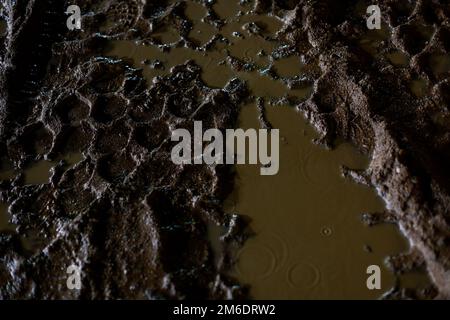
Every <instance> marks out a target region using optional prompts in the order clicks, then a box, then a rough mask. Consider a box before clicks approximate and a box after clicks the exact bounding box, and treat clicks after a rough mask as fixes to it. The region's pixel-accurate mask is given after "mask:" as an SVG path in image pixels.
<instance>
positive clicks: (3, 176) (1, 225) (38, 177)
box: [0, 152, 83, 231]
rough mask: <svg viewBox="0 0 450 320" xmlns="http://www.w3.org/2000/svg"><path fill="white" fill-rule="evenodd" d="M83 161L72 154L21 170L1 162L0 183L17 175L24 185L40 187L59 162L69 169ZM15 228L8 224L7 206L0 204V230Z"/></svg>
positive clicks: (80, 155) (42, 161)
mask: <svg viewBox="0 0 450 320" xmlns="http://www.w3.org/2000/svg"><path fill="white" fill-rule="evenodd" d="M82 160H83V155H82V154H81V153H77V152H72V153H68V154H66V155H61V156H59V157H56V159H55V160H53V161H49V160H41V161H37V162H32V163H30V164H29V165H27V166H26V167H25V168H24V169H23V170H15V169H14V166H13V165H12V164H11V163H7V162H5V161H2V162H1V163H0V182H1V181H5V180H12V179H15V178H16V177H17V176H18V175H19V174H23V183H24V184H25V185H29V186H32V185H40V184H46V183H48V182H49V179H50V177H51V173H52V169H53V168H54V167H55V166H56V165H58V163H59V162H60V161H64V168H65V169H66V170H67V169H70V168H71V167H73V166H75V165H76V164H77V163H79V162H80V161H82ZM14 229H15V226H14V225H13V224H11V223H10V217H9V215H8V205H7V204H5V203H2V202H0V230H10V231H13V230H14Z"/></svg>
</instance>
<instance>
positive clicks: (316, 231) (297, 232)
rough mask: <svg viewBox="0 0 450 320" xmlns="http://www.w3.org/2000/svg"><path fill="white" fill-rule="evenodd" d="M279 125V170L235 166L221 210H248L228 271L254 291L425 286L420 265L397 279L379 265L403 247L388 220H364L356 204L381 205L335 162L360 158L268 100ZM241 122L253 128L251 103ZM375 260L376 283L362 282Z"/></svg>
mask: <svg viewBox="0 0 450 320" xmlns="http://www.w3.org/2000/svg"><path fill="white" fill-rule="evenodd" d="M267 118H268V121H269V122H270V123H271V124H272V125H273V127H274V128H279V129H280V137H281V141H280V159H281V160H280V171H279V173H278V175H275V176H271V177H261V176H260V175H259V171H258V170H259V169H258V168H257V167H255V166H250V165H243V166H237V168H236V170H237V176H238V178H237V180H236V188H235V191H234V193H233V194H232V195H231V196H230V197H229V199H228V201H227V203H226V205H225V207H226V211H227V212H228V213H239V214H243V215H246V216H248V217H250V218H251V220H252V223H251V227H252V230H253V231H254V232H255V233H256V235H255V236H254V237H252V238H250V239H249V240H248V241H247V242H246V244H245V245H244V247H243V248H242V249H241V250H240V251H239V252H238V253H237V260H238V262H237V266H236V270H235V273H234V274H235V275H236V276H237V277H238V278H239V279H240V280H241V281H242V282H243V283H247V284H250V285H251V296H252V297H253V298H257V299H376V298H379V297H380V296H381V295H382V294H383V293H385V292H386V291H388V290H389V289H391V288H392V287H393V286H395V285H396V284H400V285H401V286H402V287H405V288H408V287H411V288H416V287H426V286H427V285H428V284H429V280H428V279H427V277H426V276H425V275H424V274H423V273H417V274H407V275H405V276H402V277H401V278H400V279H398V278H396V276H394V274H393V273H392V272H391V271H390V270H388V269H387V268H386V267H385V265H384V260H385V259H386V257H387V256H390V255H395V254H399V253H402V252H405V251H407V250H408V243H407V242H406V240H405V239H404V238H403V237H402V236H401V235H400V233H399V231H398V229H397V227H396V226H395V225H390V224H383V225H377V226H373V227H367V226H365V225H363V224H362V222H361V214H362V213H363V212H372V213H374V212H381V211H383V210H384V203H383V202H382V200H381V199H380V198H379V197H378V196H377V195H376V194H375V192H374V190H372V189H370V188H367V187H364V186H361V185H357V184H355V183H353V182H351V181H348V180H346V179H344V178H343V177H342V175H341V166H347V167H350V168H352V169H364V168H366V166H367V164H368V159H367V158H366V157H364V156H363V155H361V154H360V153H359V152H358V151H357V150H356V149H355V148H354V147H352V146H351V145H349V144H347V143H342V144H340V145H339V146H338V147H337V148H336V149H335V150H333V151H327V150H324V149H323V148H321V147H319V146H317V145H314V144H313V143H312V142H311V141H312V139H314V138H315V137H316V133H315V131H314V130H313V129H312V128H311V127H310V126H309V125H308V124H307V123H306V121H305V120H304V118H303V117H302V116H301V114H299V113H298V112H297V111H296V110H295V109H294V108H291V107H269V108H268V109H267ZM240 127H242V128H246V129H248V128H260V124H259V122H258V112H257V108H256V106H255V105H248V106H245V107H244V109H243V111H242V114H241V119H240ZM370 265H378V266H380V267H381V275H382V280H381V285H382V288H381V290H373V291H371V290H368V289H367V286H366V280H367V277H368V275H367V274H366V269H367V267H368V266H370Z"/></svg>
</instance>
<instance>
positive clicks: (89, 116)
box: [0, 0, 450, 299]
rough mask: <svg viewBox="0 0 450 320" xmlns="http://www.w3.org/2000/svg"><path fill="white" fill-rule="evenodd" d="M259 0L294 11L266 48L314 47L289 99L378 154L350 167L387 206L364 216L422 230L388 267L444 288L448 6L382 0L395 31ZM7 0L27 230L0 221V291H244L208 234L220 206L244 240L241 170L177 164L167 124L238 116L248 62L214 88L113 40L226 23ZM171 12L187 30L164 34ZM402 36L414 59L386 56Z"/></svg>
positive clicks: (10, 188)
mask: <svg viewBox="0 0 450 320" xmlns="http://www.w3.org/2000/svg"><path fill="white" fill-rule="evenodd" d="M77 2H78V3H77ZM243 2H246V1H243ZM363 2H364V1H363ZM195 3H196V4H197V5H200V6H201V7H202V8H203V9H204V10H205V12H206V14H205V18H204V19H203V22H204V23H206V24H208V25H210V26H211V27H214V28H217V29H220V28H222V27H223V26H224V25H226V23H227V21H226V18H225V17H222V16H219V15H218V14H217V13H215V11H214V4H215V2H214V1H196V2H195ZM246 3H247V2H246ZM248 3H250V4H251V5H252V11H253V12H254V13H256V14H260V15H270V16H273V17H277V19H278V20H279V21H281V22H282V27H281V29H280V30H279V31H278V33H277V35H276V40H277V41H278V42H279V43H281V44H282V45H279V46H278V48H277V49H275V50H274V52H273V53H272V57H280V58H281V57H289V56H290V55H292V54H296V55H298V56H300V57H301V58H302V61H304V62H305V63H306V64H308V63H309V64H313V63H314V62H318V68H317V69H314V70H312V71H311V72H309V73H308V76H307V77H305V78H301V79H300V78H296V79H290V81H287V85H288V86H289V88H292V89H295V88H297V87H303V86H304V85H305V83H313V84H314V90H313V92H312V94H311V96H310V97H309V98H308V99H307V100H306V101H303V102H301V101H297V100H294V101H291V104H295V105H296V107H297V108H298V109H299V110H300V111H301V112H303V113H304V114H305V115H306V117H307V118H308V119H309V120H310V122H311V123H312V124H313V125H314V126H315V127H316V129H317V130H318V131H319V133H320V134H321V139H319V140H318V141H317V142H318V143H321V144H323V145H325V146H328V147H333V142H334V141H335V139H336V138H337V137H343V138H344V139H346V140H348V141H351V142H353V143H354V144H355V145H357V146H358V147H359V148H360V150H361V151H363V152H365V153H367V154H370V155H371V163H370V166H369V169H368V170H366V171H363V172H360V171H354V170H351V169H346V170H344V174H346V175H347V176H349V177H352V178H354V179H356V180H357V181H359V182H362V183H365V184H368V185H370V186H373V187H374V188H375V189H376V190H377V191H378V192H379V194H380V195H381V196H382V197H383V199H384V200H385V201H386V203H387V205H388V208H387V211H386V212H383V213H373V214H368V215H366V216H365V220H366V221H367V222H368V223H369V224H370V223H376V222H383V221H386V222H390V223H392V222H394V223H397V224H398V225H399V226H400V228H401V230H402V231H403V233H404V234H405V235H406V237H407V238H408V239H409V240H410V243H411V245H412V248H411V252H410V253H405V254H403V255H401V256H399V257H391V258H390V265H391V266H392V268H393V269H395V271H396V272H399V273H401V272H405V271H407V270H408V269H411V268H418V267H426V269H427V271H428V273H429V275H430V277H431V279H432V281H433V283H434V286H435V289H436V290H435V292H432V293H431V294H430V295H431V296H432V297H436V298H450V287H449V285H450V233H449V230H450V229H449V227H450V226H449V224H450V218H449V217H450V211H449V210H450V208H449V204H450V184H449V181H450V171H449V170H450V169H449V168H448V163H450V152H449V150H450V127H449V121H448V120H449V119H450V113H449V107H450V100H449V95H448V89H449V87H450V86H449V77H450V73H449V71H450V70H447V68H446V66H445V65H446V64H445V57H448V55H449V50H450V43H449V40H448V39H449V37H448V35H449V34H450V29H449V18H450V8H449V7H448V5H447V4H445V2H444V1H442V2H439V1H418V2H417V4H415V5H410V6H408V5H407V6H399V5H398V4H396V3H395V2H392V1H379V4H380V6H381V8H382V11H383V12H384V13H385V14H384V15H383V19H384V21H383V26H384V30H385V34H381V35H377V36H374V35H373V33H372V31H368V30H367V29H366V27H365V20H364V18H363V17H362V16H361V15H360V14H357V13H355V7H356V1H344V2H337V1H331V0H324V1H321V2H311V1H302V0H298V1H276V0H272V1H270V0H265V1H264V0H257V1H254V2H248ZM248 3H247V4H248ZM2 4H3V5H2V7H1V18H2V20H4V21H5V22H6V24H7V26H8V27H7V28H6V32H4V33H3V34H2V35H1V36H0V37H2V40H3V41H2V45H1V47H0V53H1V61H0V68H1V74H0V90H1V92H2V94H1V95H0V124H1V125H0V157H1V161H0V163H1V164H2V167H1V168H0V169H2V171H3V169H4V168H3V167H4V165H3V164H4V163H9V164H10V165H11V166H12V167H13V168H14V174H11V175H10V176H9V177H7V178H6V179H2V180H1V182H0V202H2V203H5V204H7V207H8V214H9V215H10V222H11V223H13V224H14V225H15V226H16V228H15V229H16V230H15V231H14V232H13V231H4V232H1V233H0V297H1V298H3V299H14V298H21V299H25V298H34V299H41V298H75V299H77V298H80V299H81V298H85V299H102V298H148V299H159V298H169V299H178V298H241V297H245V296H246V290H245V288H243V287H241V286H240V285H239V283H237V281H236V280H235V279H233V278H230V277H229V276H227V275H226V272H225V270H226V267H227V264H228V262H229V260H230V258H229V257H227V254H226V253H225V254H224V257H223V258H222V259H221V263H220V264H219V265H217V264H216V263H215V262H214V261H215V258H214V256H213V249H212V247H211V244H210V242H209V240H208V238H207V228H208V225H210V224H211V223H215V224H220V225H223V226H226V227H227V229H228V230H227V234H228V235H229V236H227V237H226V238H225V239H224V240H225V242H226V243H227V244H228V245H230V246H231V245H236V244H241V243H242V242H243V241H245V238H246V233H245V231H244V230H245V223H244V221H243V220H242V219H240V218H239V217H237V216H229V215H226V214H224V212H223V209H222V204H223V201H224V199H225V198H226V196H227V195H228V194H229V193H230V191H231V189H232V187H233V186H232V181H233V173H232V170H231V168H230V167H228V166H206V165H195V166H194V165H185V166H177V165H174V164H173V163H172V161H171V159H170V152H171V149H172V146H173V143H172V142H171V141H170V136H171V132H172V130H174V129H176V128H180V127H182V128H186V129H188V130H193V121H194V120H201V121H203V126H204V127H208V128H213V127H214V128H219V129H226V128H232V127H234V126H236V123H237V117H238V114H239V110H240V108H241V106H243V105H244V104H245V103H248V100H249V99H254V98H255V97H252V95H251V92H250V91H249V88H248V85H247V84H246V82H245V81H242V80H240V79H230V81H229V82H228V83H227V85H226V86H224V87H223V88H218V89H217V88H211V87H210V86H208V85H207V84H206V83H205V82H204V81H203V80H202V78H201V74H202V69H201V67H200V66H199V65H198V64H196V63H194V62H192V61H186V62H185V63H183V64H180V65H177V66H175V67H173V68H172V69H171V70H170V72H169V73H168V74H167V75H164V76H158V77H155V78H153V81H152V83H149V82H148V81H147V80H146V79H145V77H144V76H143V74H142V70H139V69H136V68H135V67H133V65H132V63H129V62H128V61H126V60H125V59H120V58H112V57H106V56H105V55H104V52H105V48H107V47H108V45H109V43H110V41H111V40H133V41H137V42H138V43H139V44H142V45H146V44H152V45H155V46H158V47H159V48H161V49H162V50H166V51H170V50H172V49H173V48H177V47H178V48H179V47H187V48H191V49H193V50H197V51H199V52H205V51H207V50H210V49H211V48H213V47H214V46H216V45H218V44H223V43H226V42H227V41H226V39H224V37H221V36H213V37H212V38H211V39H210V41H206V42H205V43H200V42H199V41H195V40H193V39H192V37H191V36H190V33H191V31H192V28H193V24H192V22H191V20H190V19H189V17H188V15H187V14H186V10H187V5H188V3H187V2H184V1H166V0H160V1H113V0H110V1H82V2H81V1H75V3H73V2H71V3H70V4H78V5H79V6H80V7H81V10H82V12H90V14H86V15H84V16H83V19H82V25H83V30H82V31H76V30H74V31H69V30H68V29H67V28H66V23H65V22H66V21H65V20H66V16H65V15H64V14H63V13H64V12H65V10H66V8H67V7H68V6H69V3H67V2H66V1H52V0H40V1H35V2H33V3H31V4H28V2H27V1H16V2H14V3H11V2H8V1H3V2H2ZM364 4H365V3H364ZM367 5H369V4H367ZM30 7H32V8H30ZM363 7H364V6H363ZM233 14H239V13H238V12H236V13H233ZM168 29H173V30H176V32H177V33H178V35H179V37H175V38H173V39H172V37H169V38H167V39H166V35H167V33H165V30H168ZM248 29H249V30H254V31H253V32H256V33H258V32H261V30H263V29H264V26H263V25H259V26H258V25H250V26H249V27H248ZM161 34H162V35H161ZM418 35H419V36H420V37H419V38H420V39H422V40H421V41H416V39H417V36H418ZM398 50H400V51H401V52H403V54H405V55H406V57H407V59H408V61H407V63H406V64H405V65H402V66H398V65H394V64H392V63H391V62H390V60H389V58H387V56H388V55H389V54H391V53H393V52H396V51H398ZM440 57H444V58H443V59H444V63H441V61H442V59H441V58H440ZM227 61H229V63H230V65H232V66H233V67H234V68H236V69H245V68H248V67H249V65H248V64H247V63H245V62H243V61H242V60H239V59H232V58H230V57H229V59H227ZM150 64H151V63H150ZM154 65H155V66H159V67H158V69H161V64H160V63H157V64H154ZM146 67H148V66H146ZM269 71H270V70H269ZM418 79H421V80H422V81H424V82H425V83H426V85H425V87H426V90H425V94H424V95H423V96H422V97H417V95H415V94H414V92H413V91H411V89H410V88H411V83H412V82H413V81H416V80H418ZM205 129H207V128H205ZM73 153H77V154H80V155H81V157H79V159H78V158H77V160H76V161H75V163H73V164H69V163H68V161H67V160H60V159H67V155H68V154H73ZM43 160H45V161H55V162H56V165H55V166H53V167H52V169H51V172H50V173H49V176H50V178H49V180H48V182H45V183H39V184H27V183H26V179H25V175H26V170H27V168H29V167H30V166H32V165H33V164H36V163H38V162H40V161H43ZM225 251H226V250H225ZM70 265H77V266H79V267H81V270H82V272H83V277H82V279H83V280H82V281H83V283H82V289H81V290H69V289H68V288H67V286H66V279H67V273H66V270H67V267H68V266H70ZM414 294H415V293H409V292H400V291H399V292H396V291H395V290H394V291H393V292H391V293H390V295H389V296H388V297H390V298H407V297H412V298H414V297H416V296H414Z"/></svg>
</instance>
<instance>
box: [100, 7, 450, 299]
mask: <svg viewBox="0 0 450 320" xmlns="http://www.w3.org/2000/svg"><path fill="white" fill-rule="evenodd" d="M243 3H246V2H243ZM251 4H252V2H249V4H248V5H239V2H238V1H217V2H216V3H215V4H214V5H213V6H212V7H211V6H209V7H208V8H207V7H205V6H203V5H202V4H200V3H197V2H193V1H187V5H186V7H185V16H186V17H187V18H188V19H189V20H190V21H191V22H192V29H191V30H190V32H189V34H188V37H187V38H188V39H187V40H188V42H189V45H186V43H185V42H183V41H184V40H183V41H182V40H180V39H181V38H180V33H179V31H178V30H176V29H174V28H160V29H158V30H156V31H155V33H154V34H153V35H152V37H153V38H152V39H150V41H146V42H135V41H111V42H110V44H109V47H108V48H107V50H106V51H105V52H104V54H105V56H108V57H112V58H120V59H126V60H127V61H129V62H130V63H131V64H133V66H134V67H136V68H140V69H142V72H143V75H144V76H145V78H146V79H147V80H148V83H149V86H151V85H152V83H153V81H155V78H156V77H158V76H166V75H168V74H170V70H171V69H172V68H173V67H174V66H177V65H179V64H184V63H185V62H187V61H189V60H193V61H195V63H197V64H198V65H199V66H200V67H201V69H202V74H201V77H202V80H203V81H204V82H205V83H206V84H207V85H208V86H210V87H213V88H223V87H224V86H225V85H226V84H227V83H228V82H229V81H230V80H231V79H233V78H236V77H237V78H240V79H242V80H245V81H246V82H247V85H248V87H249V89H250V91H251V93H252V95H253V96H254V98H265V100H266V101H271V99H272V100H273V99H279V98H291V99H289V100H291V101H292V98H293V99H294V100H293V101H296V102H298V101H302V100H304V99H306V98H307V97H308V96H309V94H310V92H311V88H310V87H308V86H306V87H302V88H299V89H294V88H293V87H290V86H289V85H288V83H289V80H292V79H296V78H298V77H302V76H304V74H305V73H306V72H308V71H307V70H308V67H311V66H306V65H304V64H303V63H302V61H301V59H300V57H299V56H296V55H288V56H284V57H276V58H275V56H276V55H274V54H273V53H274V52H275V51H276V50H277V49H278V48H280V47H281V46H282V44H281V43H278V42H277V41H275V40H274V39H276V33H277V31H278V30H279V29H280V28H281V25H282V24H281V23H280V21H278V20H277V18H275V17H273V16H260V15H255V14H254V13H252V11H251V8H252V5H251ZM211 12H213V13H214V14H213V15H211ZM211 16H217V17H218V18H219V19H223V20H225V23H224V25H223V26H222V27H217V26H216V25H215V24H214V23H213V22H211V21H210V20H211ZM388 37H389V32H388V31H387V28H386V26H384V27H383V29H382V30H380V31H373V32H369V33H368V34H367V36H366V37H365V38H363V39H361V40H360V46H361V47H362V48H363V49H364V50H366V51H367V52H369V53H370V54H371V55H376V54H378V52H379V48H380V46H381V43H382V41H383V40H385V39H387V38H388ZM213 39H216V40H215V41H213V44H212V45H210V46H208V45H207V44H211V41H212V40H213ZM386 58H387V59H388V60H389V61H390V62H391V63H392V64H394V65H396V66H399V67H401V66H406V65H407V64H408V63H409V60H408V57H407V56H406V55H405V54H404V53H402V52H400V51H395V52H391V53H389V54H387V55H386ZM434 65H435V68H434V69H436V70H437V71H436V72H438V71H440V70H443V69H446V68H447V66H446V65H445V64H444V65H441V64H439V63H434ZM411 86H412V90H413V91H416V92H417V95H420V94H421V93H422V91H423V90H425V89H423V88H421V86H420V85H419V84H416V83H413V84H412V85H411ZM419 87H420V88H419ZM290 88H291V90H290ZM289 100H287V101H289ZM274 105H275V104H273V105H272V104H270V103H268V104H267V105H266V109H267V110H266V111H267V120H268V121H269V122H270V123H271V124H272V126H273V128H277V129H280V135H281V141H280V171H279V173H278V174H277V175H275V176H261V175H260V174H259V167H257V166H246V165H243V166H237V168H236V170H237V180H236V181H235V184H236V187H235V190H234V192H233V193H232V194H231V196H230V197H229V199H228V200H227V202H226V205H225V210H226V211H227V212H228V213H238V214H241V215H245V216H248V217H250V218H251V220H252V222H251V228H252V230H253V231H254V232H255V236H254V237H252V238H250V239H249V240H248V241H247V242H246V243H245V245H244V246H243V247H242V249H241V250H240V251H239V252H238V253H237V254H236V260H237V263H236V267H235V270H233V271H231V274H232V275H233V276H235V277H237V278H238V279H239V280H240V282H241V283H243V284H248V285H250V288H251V289H250V295H251V297H253V298H257V299H351V298H352V299H375V298H379V297H380V296H382V295H383V294H384V293H385V292H387V291H388V290H389V289H391V288H393V287H394V286H395V285H400V286H401V287H402V288H422V287H425V286H427V285H428V284H429V281H428V279H427V277H426V276H425V275H424V273H420V272H419V273H416V274H407V275H404V276H401V277H400V278H398V277H397V276H395V275H394V274H393V273H392V272H391V271H390V270H388V269H387V268H386V267H385V264H384V260H385V259H386V258H387V257H388V256H390V255H396V254H399V253H403V252H406V251H408V243H407V241H406V240H405V239H404V238H403V237H402V235H401V234H400V232H399V230H398V229H397V227H396V226H395V225H390V224H383V225H377V226H374V227H367V226H365V225H364V224H363V223H362V222H361V215H362V213H365V212H367V213H376V212H382V211H383V210H384V209H385V207H384V203H383V202H382V201H381V200H380V198H378V196H377V195H376V194H375V192H374V190H372V189H370V188H367V187H364V186H361V185H357V184H355V183H353V182H351V181H348V180H346V179H344V178H343V177H342V174H341V166H347V167H349V168H352V169H364V168H366V166H367V165H368V159H367V158H366V157H365V156H363V155H361V154H360V153H359V152H358V151H357V150H356V149H355V148H354V147H352V146H351V145H349V144H347V143H341V144H340V145H339V146H338V147H337V148H336V149H335V150H333V151H327V150H325V149H323V148H321V147H319V146H317V145H314V144H313V143H312V140H313V139H314V138H316V134H315V132H314V130H313V129H312V128H311V127H310V126H309V125H308V124H307V123H306V121H305V120H304V119H303V117H302V116H301V115H300V114H299V113H298V112H297V111H296V110H295V109H294V108H293V107H292V106H287V105H286V106H279V103H278V106H274ZM258 116H259V113H258V110H257V108H256V103H250V104H248V105H246V106H245V107H243V109H242V113H241V117H240V124H239V125H238V127H241V128H259V127H260V123H259V121H258ZM222 231H223V230H222V228H221V227H217V226H211V227H210V228H209V235H208V236H209V238H210V239H211V245H212V247H213V250H214V251H215V252H219V251H220V248H221V244H220V241H218V239H219V238H220V235H221V232H222ZM370 265H377V266H380V268H381V274H382V280H381V285H382V288H381V289H380V290H368V288H367V286H366V280H367V277H368V275H367V273H366V270H367V268H368V267H369V266H370Z"/></svg>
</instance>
